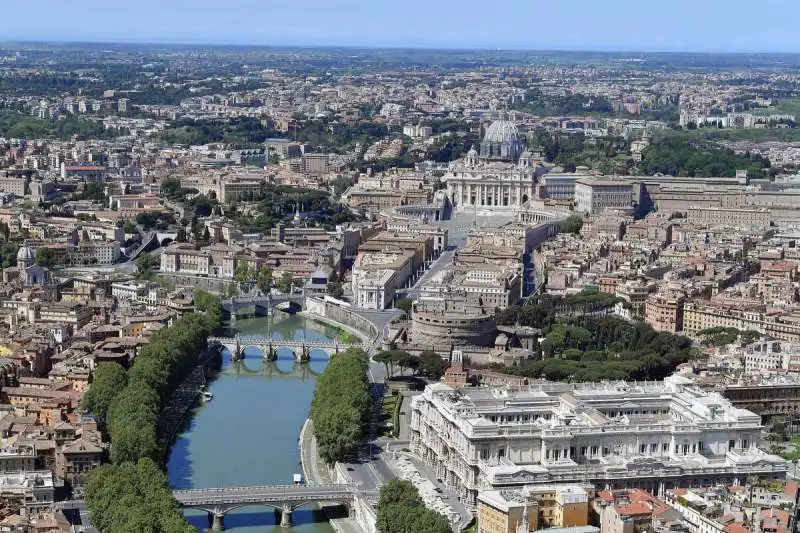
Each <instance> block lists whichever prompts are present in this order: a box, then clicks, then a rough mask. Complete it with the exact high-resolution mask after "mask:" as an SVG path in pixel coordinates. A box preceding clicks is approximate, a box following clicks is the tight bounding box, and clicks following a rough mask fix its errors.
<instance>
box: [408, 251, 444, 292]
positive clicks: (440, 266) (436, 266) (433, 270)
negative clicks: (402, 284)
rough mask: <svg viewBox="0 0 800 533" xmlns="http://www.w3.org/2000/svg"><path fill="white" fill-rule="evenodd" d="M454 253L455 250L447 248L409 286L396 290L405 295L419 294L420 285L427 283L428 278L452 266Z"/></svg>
mask: <svg viewBox="0 0 800 533" xmlns="http://www.w3.org/2000/svg"><path fill="white" fill-rule="evenodd" d="M454 254H455V250H447V251H444V252H442V255H440V256H439V257H438V258H436V260H435V261H434V262H433V263H432V264H431V266H430V267H428V270H426V271H425V273H424V274H423V275H422V276H420V278H419V279H418V280H417V281H416V283H414V285H413V286H412V287H411V288H408V289H402V290H398V291H397V292H399V293H401V294H403V295H404V296H405V297H411V298H413V297H415V296H417V295H418V294H419V292H420V289H421V288H422V286H423V285H424V284H425V283H427V282H428V281H429V280H430V279H432V278H433V277H434V276H435V275H436V274H438V273H439V272H441V271H442V270H444V269H445V268H449V267H451V266H453V256H454Z"/></svg>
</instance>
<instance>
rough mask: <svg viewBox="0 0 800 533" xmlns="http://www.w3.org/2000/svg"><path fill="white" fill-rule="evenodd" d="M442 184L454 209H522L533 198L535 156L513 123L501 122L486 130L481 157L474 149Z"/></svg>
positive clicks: (452, 165)
mask: <svg viewBox="0 0 800 533" xmlns="http://www.w3.org/2000/svg"><path fill="white" fill-rule="evenodd" d="M443 181H444V182H445V183H446V184H447V196H448V198H449V199H450V202H451V204H452V205H453V207H454V208H455V209H467V208H471V207H486V208H511V209H517V208H520V207H522V205H523V204H525V203H526V202H527V201H528V200H530V199H531V198H533V197H534V193H535V190H536V174H535V165H534V162H533V156H532V155H531V154H530V153H529V152H528V151H527V150H524V147H523V144H522V141H521V140H520V135H519V132H518V131H517V127H516V126H515V125H514V123H513V122H510V121H506V120H498V121H496V122H494V123H492V125H491V126H489V128H488V129H487V130H486V134H485V135H484V137H483V141H482V142H481V145H480V154H478V151H477V150H475V148H472V149H471V150H470V151H469V152H468V153H467V156H466V158H464V159H461V160H459V161H455V162H454V163H452V164H451V166H450V169H449V171H448V173H447V174H446V175H445V176H444V178H443Z"/></svg>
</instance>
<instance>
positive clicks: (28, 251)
mask: <svg viewBox="0 0 800 533" xmlns="http://www.w3.org/2000/svg"><path fill="white" fill-rule="evenodd" d="M17 261H30V262H31V263H33V262H35V261H36V254H34V253H33V249H32V248H31V247H30V246H28V245H23V246H22V247H21V248H20V249H19V251H18V252H17Z"/></svg>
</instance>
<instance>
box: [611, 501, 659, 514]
mask: <svg viewBox="0 0 800 533" xmlns="http://www.w3.org/2000/svg"><path fill="white" fill-rule="evenodd" d="M614 510H615V511H617V514H618V515H619V516H636V515H649V514H652V513H653V509H652V507H651V506H649V505H647V504H646V503H630V504H622V505H615V506H614Z"/></svg>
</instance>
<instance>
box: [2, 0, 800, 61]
mask: <svg viewBox="0 0 800 533" xmlns="http://www.w3.org/2000/svg"><path fill="white" fill-rule="evenodd" d="M76 4H77V5H76ZM332 4H333V3H329V2H320V1H319V0H311V1H310V2H309V4H308V5H307V6H306V8H305V9H304V10H303V12H302V17H298V16H297V13H295V11H294V10H293V6H291V5H287V4H272V5H264V4H263V3H259V2H256V1H254V0H231V1H230V2H228V3H226V9H225V10H220V9H217V8H216V6H215V5H213V4H211V3H210V2H208V1H207V0H198V1H196V2H193V3H191V4H188V3H186V2H182V1H174V2H169V3H164V2H156V1H155V0H142V1H141V2H137V3H135V4H131V5H122V6H117V7H115V10H114V12H113V16H109V11H108V8H107V6H105V5H104V4H103V3H101V2H99V1H98V0H80V1H78V2H74V3H71V4H70V5H63V4H61V3H54V2H52V0H31V1H30V2H27V3H25V4H24V5H23V4H17V5H14V4H12V5H9V6H7V7H6V17H4V20H5V21H13V25H12V24H8V22H7V25H6V27H3V26H4V25H3V24H2V23H0V41H25V42H29V41H39V42H42V41H43V42H113V43H162V44H197V45H226V44H228V45H252V46H259V45H268V46H280V45H284V46H319V47H324V46H348V47H369V48H382V47H386V48H437V49H507V50H563V51H603V52H697V53H703V52H716V53H720V52H722V53H725V52H728V53H741V52H744V53H747V52H751V53H800V39H798V38H797V37H793V35H794V33H793V32H792V30H793V28H792V24H791V22H790V21H791V20H793V19H794V17H793V15H798V14H800V8H799V7H797V6H794V5H791V4H789V3H788V2H784V1H782V0H766V1H765V2H761V3H760V8H761V11H762V12H764V13H766V14H768V15H769V20H770V24H769V26H768V27H767V26H766V25H760V26H759V25H755V24H752V15H751V14H749V13H748V11H747V10H745V7H747V6H746V5H745V4H744V2H741V1H739V0H735V1H733V2H722V1H721V0H710V1H708V2H704V3H702V4H701V5H697V3H695V2H691V1H690V0H677V1H676V2H672V3H671V4H670V5H669V6H666V8H665V9H664V10H659V9H658V8H653V7H650V6H644V7H643V6H641V5H640V4H638V3H634V2H633V1H632V0H609V1H607V2H604V3H602V5H598V4H596V3H590V2H586V1H583V0H572V1H566V2H559V3H552V4H545V5H539V4H535V5H532V4H531V3H528V2H524V1H522V0H509V1H506V2H503V3H502V4H501V5H500V6H498V8H497V9H494V10H493V9H487V8H486V7H485V5H483V4H477V3H474V2H462V3H459V4H455V3H454V2H449V1H446V2H439V3H436V4H433V5H431V4H428V3H424V2H422V1H421V0H410V1H409V2H405V3H403V4H402V5H383V4H381V3H369V2H364V1H362V0H347V1H343V2H337V3H335V5H332ZM189 6H191V7H192V9H191V10H189V9H187V8H188V7H189ZM30 12H36V13H39V14H40V15H41V16H37V17H35V18H34V17H27V16H25V13H30ZM776 13H783V14H784V16H781V17H776V16H774V14H776ZM654 22H657V26H656V25H655V24H654Z"/></svg>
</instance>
